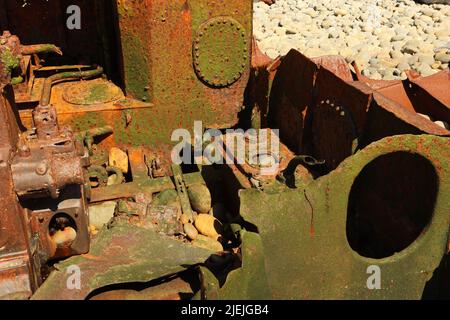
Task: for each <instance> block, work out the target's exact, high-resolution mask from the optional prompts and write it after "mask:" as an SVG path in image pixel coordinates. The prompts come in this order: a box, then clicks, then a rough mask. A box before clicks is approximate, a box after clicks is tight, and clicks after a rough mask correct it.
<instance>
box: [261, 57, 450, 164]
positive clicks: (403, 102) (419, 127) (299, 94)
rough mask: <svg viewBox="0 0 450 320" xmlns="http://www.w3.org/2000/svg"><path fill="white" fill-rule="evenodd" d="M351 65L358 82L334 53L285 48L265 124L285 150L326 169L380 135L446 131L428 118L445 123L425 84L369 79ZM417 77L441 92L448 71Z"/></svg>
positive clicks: (441, 107)
mask: <svg viewBox="0 0 450 320" xmlns="http://www.w3.org/2000/svg"><path fill="white" fill-rule="evenodd" d="M354 68H355V71H356V77H357V79H358V81H353V79H352V77H351V74H349V72H350V71H349V69H348V67H347V66H346V64H345V63H344V61H342V60H341V59H340V58H331V59H330V58H329V57H326V58H314V59H308V58H307V57H305V56H304V55H302V54H301V53H299V52H297V51H295V50H291V51H290V52H289V53H288V54H287V55H286V56H285V57H284V58H283V59H282V60H281V65H280V67H279V68H278V70H277V73H276V76H275V79H274V83H273V87H272V90H271V93H270V94H271V96H270V110H269V121H268V123H269V126H270V127H272V128H279V129H280V138H281V141H282V142H284V143H286V144H287V146H288V147H289V148H290V149H291V150H293V151H295V152H301V153H302V154H311V155H313V156H314V157H315V158H317V159H319V160H325V168H326V171H327V172H328V171H330V170H333V169H334V168H336V167H337V166H338V165H339V163H340V162H342V160H344V159H345V158H347V157H348V156H350V155H352V154H353V153H354V152H355V151H357V150H358V149H360V148H362V147H364V146H366V145H367V144H369V143H371V142H374V141H376V140H379V139H382V138H383V137H386V136H390V135H396V134H407V133H415V134H420V133H428V134H433V135H449V134H450V131H448V130H447V129H445V128H443V127H442V126H440V125H439V124H438V123H435V122H434V121H436V120H441V121H446V122H448V120H447V119H448V117H449V116H450V112H449V110H448V108H447V107H446V106H445V105H444V104H443V103H442V102H441V101H440V100H438V99H437V98H436V97H434V96H433V95H432V94H431V93H430V92H428V91H427V90H426V89H423V88H422V87H419V86H418V85H417V84H415V83H412V85H411V86H409V83H408V81H403V82H402V81H397V80H395V81H382V80H372V79H369V78H367V77H364V76H362V75H361V74H360V73H359V70H358V68H357V66H356V65H354ZM433 79H435V80H433ZM433 81H434V82H433ZM421 82H425V83H427V84H428V86H430V85H431V84H433V83H434V87H435V91H433V90H431V91H432V92H434V95H438V96H439V95H442V90H443V89H442V88H445V87H448V71H442V72H440V73H438V74H436V75H435V76H433V78H432V79H431V82H427V81H426V78H425V79H423V80H419V83H421ZM437 83H439V84H437ZM415 87H417V88H415ZM441 100H442V99H441ZM444 100H445V99H444ZM419 113H423V114H425V115H429V116H430V117H431V120H429V119H426V118H425V117H424V116H423V115H420V114H419Z"/></svg>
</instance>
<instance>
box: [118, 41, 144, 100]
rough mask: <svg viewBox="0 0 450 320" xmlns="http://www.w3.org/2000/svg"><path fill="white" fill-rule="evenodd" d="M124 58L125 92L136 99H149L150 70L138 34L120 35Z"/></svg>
mask: <svg viewBox="0 0 450 320" xmlns="http://www.w3.org/2000/svg"><path fill="white" fill-rule="evenodd" d="M122 47H123V55H124V60H125V68H126V71H125V82H126V88H127V93H128V94H131V95H132V96H133V97H134V98H136V99H138V100H145V101H149V100H150V94H149V90H148V88H149V82H150V70H149V65H148V60H147V54H146V52H145V48H146V46H144V43H143V41H142V40H141V39H140V38H139V36H137V35H134V34H132V33H126V34H124V35H123V37H122Z"/></svg>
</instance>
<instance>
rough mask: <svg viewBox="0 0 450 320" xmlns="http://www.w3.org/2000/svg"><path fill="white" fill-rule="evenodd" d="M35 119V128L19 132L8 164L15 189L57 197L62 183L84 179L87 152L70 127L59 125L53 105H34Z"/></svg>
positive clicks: (20, 191)
mask: <svg viewBox="0 0 450 320" xmlns="http://www.w3.org/2000/svg"><path fill="white" fill-rule="evenodd" d="M34 123H35V126H36V128H35V131H28V132H26V133H23V134H22V136H21V139H20V141H19V146H18V148H19V153H18V154H17V156H15V157H14V159H13V161H12V164H11V169H12V173H13V179H14V186H15V191H16V192H17V194H18V195H19V196H26V195H31V194H33V195H35V194H38V193H44V194H45V193H47V194H50V195H51V196H52V197H53V198H57V197H58V195H59V192H60V189H61V188H63V187H64V186H66V185H69V184H83V183H84V182H85V179H86V177H85V175H84V171H83V168H84V167H85V166H86V165H88V160H87V154H86V151H85V150H84V149H83V146H81V145H80V144H79V142H76V141H75V139H74V136H73V133H72V132H71V130H70V129H69V128H62V129H60V128H59V125H58V121H57V118H56V110H55V109H54V108H53V107H43V106H39V107H37V108H36V109H35V111H34Z"/></svg>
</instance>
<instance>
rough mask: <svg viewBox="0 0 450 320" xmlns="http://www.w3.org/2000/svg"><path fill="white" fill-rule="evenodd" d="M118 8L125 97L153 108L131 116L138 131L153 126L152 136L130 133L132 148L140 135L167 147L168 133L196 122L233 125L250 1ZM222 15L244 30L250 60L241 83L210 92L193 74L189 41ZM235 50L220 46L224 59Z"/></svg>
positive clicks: (158, 2) (152, 2)
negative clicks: (153, 106) (243, 57)
mask: <svg viewBox="0 0 450 320" xmlns="http://www.w3.org/2000/svg"><path fill="white" fill-rule="evenodd" d="M117 7H118V12H119V26H120V38H121V44H122V50H123V73H124V78H125V83H126V89H127V94H129V95H130V96H133V97H135V98H137V99H145V100H147V101H149V102H151V103H153V104H154V105H155V108H154V109H152V110H145V111H143V110H140V111H139V112H136V113H135V115H136V117H137V118H139V119H140V120H137V121H138V122H139V124H138V125H137V126H136V128H139V127H146V126H148V122H149V121H151V122H154V124H155V126H153V129H154V131H153V132H152V134H147V133H145V132H143V133H142V132H141V131H140V130H135V131H134V132H133V131H131V130H129V131H128V141H129V142H130V143H132V142H133V140H134V139H135V138H136V136H139V135H141V134H143V135H145V137H146V139H147V142H148V143H149V144H151V145H155V144H156V143H167V142H169V140H170V136H171V131H172V130H174V129H176V128H178V127H184V128H188V129H189V128H192V125H193V122H194V120H197V119H202V121H203V123H204V126H205V127H217V128H224V127H230V126H233V125H234V124H236V123H237V120H238V118H237V114H238V111H239V110H240V108H241V106H242V105H243V93H244V89H245V86H246V84H247V80H248V77H249V69H250V50H251V49H250V48H251V41H250V39H251V33H252V1H226V2H225V1H219V0H199V1H190V0H176V1H163V0H146V1H118V2H117ZM220 16H224V17H231V18H233V19H235V20H236V21H237V22H238V23H239V24H241V25H242V26H243V28H244V30H242V31H243V32H244V33H245V37H246V45H247V54H248V57H247V59H246V61H247V62H246V66H245V68H244V71H243V74H242V77H240V78H239V80H237V81H236V82H235V83H233V84H231V85H230V86H228V87H224V88H214V87H211V86H208V85H205V84H204V83H203V82H202V81H201V79H199V78H198V77H197V75H196V73H195V71H194V68H193V56H192V55H193V39H194V38H195V36H196V34H197V33H198V32H200V30H199V27H200V25H202V24H203V23H204V22H206V21H208V20H209V19H211V18H214V17H220ZM217 37H220V34H218V35H217ZM234 45H235V44H234V43H225V42H224V43H223V48H221V51H222V52H223V54H226V53H227V51H229V49H231V48H233V46H234ZM227 46H230V47H229V48H228V47H227ZM218 50H219V49H218ZM236 63H239V64H241V63H242V62H241V60H237V61H236ZM224 67H225V66H224ZM144 123H145V125H144Z"/></svg>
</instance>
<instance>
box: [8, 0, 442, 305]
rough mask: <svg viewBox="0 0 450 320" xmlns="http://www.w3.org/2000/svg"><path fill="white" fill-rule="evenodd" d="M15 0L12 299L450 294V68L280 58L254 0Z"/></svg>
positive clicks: (11, 17)
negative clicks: (272, 53)
mask: <svg viewBox="0 0 450 320" xmlns="http://www.w3.org/2000/svg"><path fill="white" fill-rule="evenodd" d="M0 3H2V4H3V5H2V6H1V7H0V19H1V20H0V27H2V28H3V29H4V30H2V36H0V119H1V122H2V123H3V124H4V125H3V126H2V127H1V128H0V177H1V179H2V181H3V188H2V190H1V192H0V202H1V203H2V206H1V208H0V299H33V300H40V299H56V300H58V299H80V300H81V299H94V300H95V299H174V300H178V299H194V300H195V299H234V300H244V299H421V298H449V297H450V287H449V283H450V281H449V279H450V270H449V268H448V266H449V263H448V257H449V251H450V249H449V248H450V242H449V239H450V237H449V235H450V233H449V232H450V210H449V208H450V207H449V203H450V172H449V171H450V162H449V160H450V140H449V136H450V131H449V123H450V109H449V108H450V102H449V93H448V88H449V86H450V78H449V70H448V69H447V70H443V71H441V72H439V73H437V74H435V75H433V76H430V77H420V76H418V75H417V74H415V73H414V72H409V73H408V79H405V80H403V81H381V80H373V79H369V78H367V77H365V76H363V75H361V73H360V72H359V69H358V66H357V65H356V64H354V63H353V64H348V63H347V62H346V61H345V60H344V59H343V58H342V57H339V56H325V57H306V56H305V55H303V54H302V53H301V52H298V51H296V50H294V49H292V50H291V51H290V52H289V53H288V54H287V55H285V56H281V57H278V58H277V59H270V58H269V57H267V56H265V55H263V54H262V53H261V52H260V51H259V50H258V47H257V45H256V41H255V40H254V39H253V38H252V3H253V1H251V0H246V1H234V0H233V1H227V2H226V4H225V3H224V2H223V1H217V0H174V1H163V0H142V1H137V0H136V1H135V0H129V1H103V0H93V1H74V4H71V5H75V6H77V7H78V8H79V9H80V11H81V12H83V13H84V14H83V15H82V16H81V18H80V19H81V21H80V22H81V24H82V26H83V27H82V28H81V29H76V28H75V29H70V28H68V26H67V24H65V23H61V21H64V20H65V19H67V12H66V9H67V8H66V7H65V5H66V2H65V1H58V2H57V4H55V3H56V2H52V1H46V2H43V1H34V0H31V1H28V5H27V6H24V7H22V6H20V5H19V4H18V2H17V1H15V0H3V1H0ZM67 5H68V4H67ZM42 17H46V19H42ZM76 18H77V17H72V19H76ZM44 20H45V21H46V22H45V23H44V22H43V21H44ZM6 30H7V31H6ZM199 124H200V126H199ZM230 159H231V160H230ZM377 273H380V274H381V277H380V278H378V280H376V279H375V278H374V277H373V276H372V274H377ZM374 279H375V280H374Z"/></svg>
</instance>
